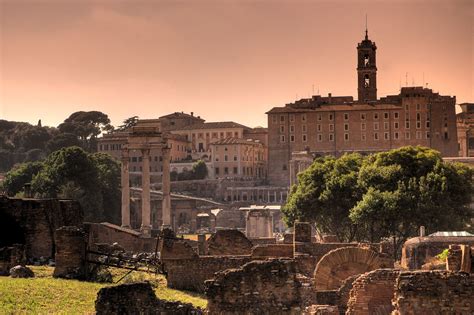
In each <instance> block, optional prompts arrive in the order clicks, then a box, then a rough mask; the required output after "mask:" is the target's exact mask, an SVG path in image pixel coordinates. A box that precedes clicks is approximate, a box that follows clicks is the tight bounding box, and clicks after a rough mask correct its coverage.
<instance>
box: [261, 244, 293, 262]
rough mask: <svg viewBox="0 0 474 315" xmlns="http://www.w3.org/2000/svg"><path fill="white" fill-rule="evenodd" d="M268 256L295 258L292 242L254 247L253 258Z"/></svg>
mask: <svg viewBox="0 0 474 315" xmlns="http://www.w3.org/2000/svg"><path fill="white" fill-rule="evenodd" d="M267 257H285V258H293V245H292V244H267V245H257V246H254V247H253V249H252V258H255V259H265V258H267Z"/></svg>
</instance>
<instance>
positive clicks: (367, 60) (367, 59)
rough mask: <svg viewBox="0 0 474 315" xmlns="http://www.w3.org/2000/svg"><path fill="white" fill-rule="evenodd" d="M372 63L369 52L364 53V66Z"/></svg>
mask: <svg viewBox="0 0 474 315" xmlns="http://www.w3.org/2000/svg"><path fill="white" fill-rule="evenodd" d="M369 65H370V63H369V54H365V55H364V67H368V66H369Z"/></svg>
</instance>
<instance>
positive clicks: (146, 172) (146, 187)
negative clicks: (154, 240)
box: [140, 149, 151, 236]
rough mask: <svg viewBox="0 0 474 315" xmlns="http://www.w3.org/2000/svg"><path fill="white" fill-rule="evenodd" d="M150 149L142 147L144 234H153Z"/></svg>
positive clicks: (142, 230) (142, 229)
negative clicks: (151, 221)
mask: <svg viewBox="0 0 474 315" xmlns="http://www.w3.org/2000/svg"><path fill="white" fill-rule="evenodd" d="M150 216H151V211H150V149H142V226H141V228H140V231H141V232H142V234H143V235H144V236H150V235H151V225H150Z"/></svg>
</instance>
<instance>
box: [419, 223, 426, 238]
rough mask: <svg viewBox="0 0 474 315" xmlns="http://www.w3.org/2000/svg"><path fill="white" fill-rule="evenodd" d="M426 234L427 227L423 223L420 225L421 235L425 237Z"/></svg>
mask: <svg viewBox="0 0 474 315" xmlns="http://www.w3.org/2000/svg"><path fill="white" fill-rule="evenodd" d="M425 236H426V233H425V227H424V226H423V225H422V226H420V237H425Z"/></svg>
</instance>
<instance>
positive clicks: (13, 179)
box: [2, 162, 44, 196]
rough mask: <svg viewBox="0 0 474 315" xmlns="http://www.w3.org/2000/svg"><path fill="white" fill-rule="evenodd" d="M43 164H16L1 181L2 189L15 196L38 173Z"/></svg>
mask: <svg viewBox="0 0 474 315" xmlns="http://www.w3.org/2000/svg"><path fill="white" fill-rule="evenodd" d="M43 167H44V165H43V163H41V162H29V163H23V164H18V165H17V166H16V167H15V168H13V169H12V170H10V171H9V172H8V173H7V174H6V176H5V180H4V181H3V183H2V186H3V190H4V191H5V193H6V194H7V195H10V196H15V195H16V194H17V193H19V192H21V191H22V190H23V189H24V187H25V184H28V183H30V182H31V180H32V179H33V177H34V176H35V175H36V174H38V173H39V172H40V171H41V170H42V169H43Z"/></svg>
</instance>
